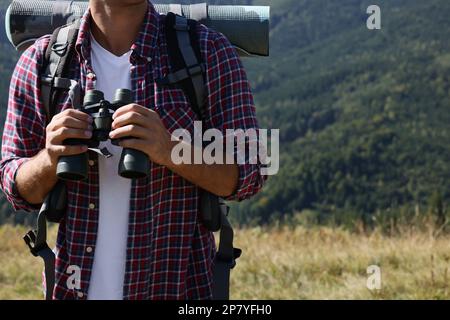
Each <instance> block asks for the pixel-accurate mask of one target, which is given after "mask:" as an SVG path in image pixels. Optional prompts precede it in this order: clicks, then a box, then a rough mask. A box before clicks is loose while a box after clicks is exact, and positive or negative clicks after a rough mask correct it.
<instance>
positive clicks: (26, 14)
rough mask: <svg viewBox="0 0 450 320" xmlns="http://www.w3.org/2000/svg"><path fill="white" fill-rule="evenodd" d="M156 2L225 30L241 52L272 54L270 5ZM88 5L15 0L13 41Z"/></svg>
mask: <svg viewBox="0 0 450 320" xmlns="http://www.w3.org/2000/svg"><path fill="white" fill-rule="evenodd" d="M154 6H155V9H156V11H158V12H159V13H162V14H166V13H167V12H174V13H177V14H181V15H184V16H185V17H187V18H190V19H195V20H197V21H200V22H201V23H203V24H204V25H206V26H208V27H209V28H212V29H214V30H216V31H219V32H221V33H223V34H224V35H225V36H226V37H227V38H228V40H229V41H230V42H231V43H232V44H233V45H234V46H235V47H236V49H237V51H238V52H239V54H240V55H241V56H268V55H269V22H270V7H268V6H239V5H224V6H215V5H214V6H213V5H207V4H206V3H200V4H192V5H180V4H155V5H154ZM87 7H88V2H83V1H40V0H14V1H12V3H11V4H10V6H9V8H8V10H7V11H6V17H5V29H6V34H7V36H8V39H9V41H10V42H11V43H12V45H13V46H14V47H15V48H16V49H17V50H19V51H23V50H25V49H26V48H28V47H29V46H30V45H32V44H33V43H34V41H36V39H38V38H40V37H42V36H44V35H46V34H51V33H53V30H55V29H56V28H57V27H59V26H62V25H65V24H67V23H71V22H73V21H75V20H76V19H78V18H80V17H82V15H83V14H84V13H85V11H86V10H87Z"/></svg>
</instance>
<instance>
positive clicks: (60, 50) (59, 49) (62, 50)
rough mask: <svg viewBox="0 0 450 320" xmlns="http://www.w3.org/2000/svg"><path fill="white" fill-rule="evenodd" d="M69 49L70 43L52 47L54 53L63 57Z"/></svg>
mask: <svg viewBox="0 0 450 320" xmlns="http://www.w3.org/2000/svg"><path fill="white" fill-rule="evenodd" d="M68 48H69V42H65V43H61V42H59V43H58V42H56V43H54V44H53V46H52V51H53V52H54V53H56V54H57V55H59V56H63V55H64V54H65V53H66V51H67V49H68Z"/></svg>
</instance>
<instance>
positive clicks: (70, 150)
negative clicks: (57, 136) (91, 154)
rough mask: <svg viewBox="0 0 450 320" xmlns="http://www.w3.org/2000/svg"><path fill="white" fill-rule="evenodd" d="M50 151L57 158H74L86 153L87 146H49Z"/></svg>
mask: <svg viewBox="0 0 450 320" xmlns="http://www.w3.org/2000/svg"><path fill="white" fill-rule="evenodd" d="M50 151H51V152H52V153H53V154H55V155H57V156H74V155H78V154H82V153H85V152H87V151H88V146H85V145H80V146H51V147H50Z"/></svg>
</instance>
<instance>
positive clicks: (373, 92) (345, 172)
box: [0, 0, 450, 223]
mask: <svg viewBox="0 0 450 320" xmlns="http://www.w3.org/2000/svg"><path fill="white" fill-rule="evenodd" d="M165 2H168V1H165ZM184 2H186V1H184ZM196 2H199V1H196ZM376 2H377V4H378V5H379V6H380V7H381V10H382V29H381V30H376V31H370V30H368V29H367V28H366V19H367V17H368V15H367V14H366V8H367V7H368V5H370V4H373V3H374V1H364V0H275V1H256V0H255V1H210V3H222V4H224V3H246V4H249V3H252V4H268V5H270V6H271V7H272V20H271V56H270V58H256V59H246V60H244V64H245V66H246V67H247V70H248V75H249V78H250V80H251V83H252V87H253V91H254V93H255V99H256V104H257V111H258V118H259V121H260V125H261V126H262V127H263V128H279V129H280V135H281V144H280V149H281V153H282V156H281V168H280V173H279V174H278V175H277V176H274V177H271V178H270V179H269V181H268V183H267V185H266V187H265V189H264V190H263V192H261V194H259V195H258V196H257V197H256V198H255V199H253V200H252V201H250V202H245V203H242V204H239V205H236V206H235V207H234V214H233V216H234V217H235V218H236V219H237V220H239V221H240V222H249V221H259V222H268V221H270V220H271V219H273V218H279V217H288V216H291V215H293V214H294V213H300V212H303V213H304V215H308V218H312V219H313V221H315V222H326V221H329V220H333V221H335V222H337V223H340V222H345V221H346V220H349V219H355V218H358V219H359V218H361V219H362V220H363V221H365V222H368V223H369V222H370V221H373V217H379V216H384V215H390V214H392V212H400V211H401V212H414V213H415V214H417V213H418V212H419V213H420V212H425V211H427V210H429V209H430V206H431V207H433V206H435V205H438V206H439V208H440V209H439V210H440V212H441V211H444V210H445V203H448V200H449V199H450V183H449V182H448V181H450V164H449V160H450V145H449V144H448V140H449V139H448V137H449V120H450V112H449V111H450V91H449V89H450V87H449V71H450V51H449V48H450V46H449V41H448V39H449V38H450V20H449V19H448V15H449V14H450V2H449V1H446V0H428V1H421V0H389V1H376ZM0 3H2V7H4V4H5V3H7V1H1V2H0ZM2 19H3V13H2ZM2 23H3V21H2ZM0 41H1V43H0V49H1V51H0V75H1V76H0V92H1V93H2V94H1V95H0V103H1V106H2V107H1V109H0V115H1V116H0V119H1V121H2V122H3V121H4V114H5V111H6V97H7V87H8V81H9V76H10V73H11V70H12V68H13V65H14V61H15V59H16V58H17V55H15V54H14V52H13V50H12V48H11V47H10V46H9V44H8V43H6V42H5V41H6V40H5V37H4V32H3V31H2V32H1V33H0ZM2 199H3V198H2ZM430 199H434V200H433V201H431V200H430ZM436 199H438V200H436ZM430 201H431V203H430ZM2 203H4V202H2ZM7 208H8V206H7V205H6V204H3V205H2V209H3V210H2V211H1V212H0V222H1V221H2V219H4V217H5V215H9V214H10V209H7ZM431 209H433V208H431ZM19 217H20V216H19Z"/></svg>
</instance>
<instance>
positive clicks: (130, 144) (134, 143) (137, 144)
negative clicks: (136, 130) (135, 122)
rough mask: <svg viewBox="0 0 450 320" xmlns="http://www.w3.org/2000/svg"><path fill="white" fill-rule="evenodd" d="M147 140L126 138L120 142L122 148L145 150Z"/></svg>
mask: <svg viewBox="0 0 450 320" xmlns="http://www.w3.org/2000/svg"><path fill="white" fill-rule="evenodd" d="M145 144H146V143H145V141H144V140H142V139H125V140H121V141H120V142H119V145H120V146H121V147H122V148H130V149H135V150H139V151H142V152H145V151H144V150H145Z"/></svg>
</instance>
